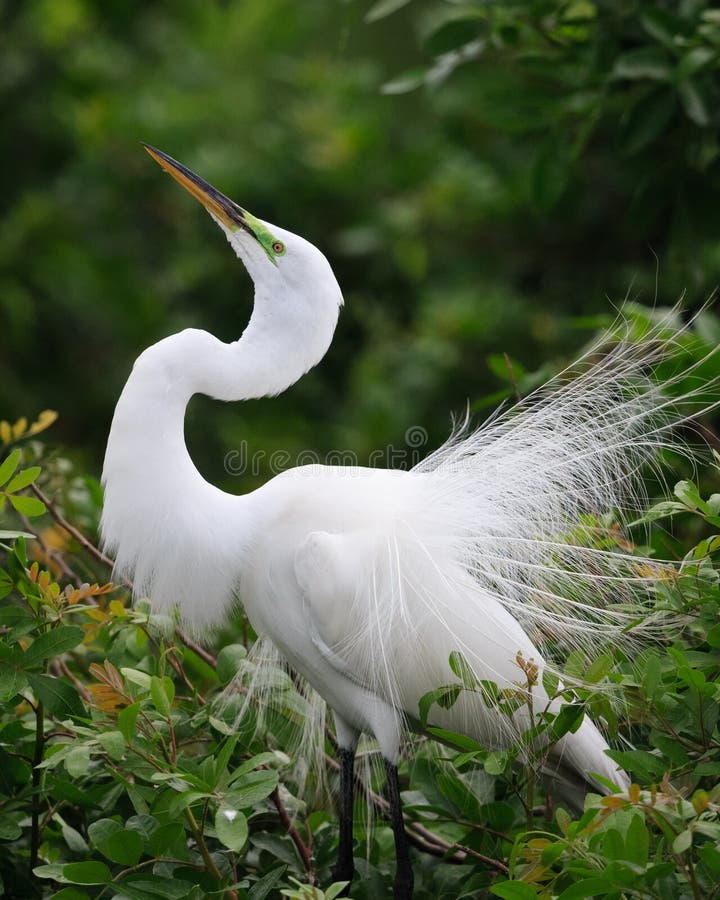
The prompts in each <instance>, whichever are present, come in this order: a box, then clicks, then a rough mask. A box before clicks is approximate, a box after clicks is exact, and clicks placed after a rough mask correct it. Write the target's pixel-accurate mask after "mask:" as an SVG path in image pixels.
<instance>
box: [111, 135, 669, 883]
mask: <svg viewBox="0 0 720 900" xmlns="http://www.w3.org/2000/svg"><path fill="white" fill-rule="evenodd" d="M146 149H147V150H148V152H149V153H150V155H151V156H152V157H153V158H154V159H155V160H156V161H157V162H158V163H159V164H160V165H161V166H162V167H163V168H164V169H165V170H166V171H167V172H169V173H170V174H171V175H172V176H173V177H174V178H175V179H176V180H177V181H178V182H179V183H180V184H181V185H182V186H183V187H184V188H186V189H187V190H188V191H189V192H190V193H191V194H192V195H193V196H194V197H196V199H198V200H199V201H200V203H202V205H203V206H204V207H205V208H206V209H207V210H208V212H209V213H210V215H211V216H212V218H213V219H214V220H215V222H216V223H217V224H218V225H219V226H220V228H221V229H222V231H223V232H224V233H225V235H226V237H227V239H228V241H229V242H230V244H231V246H232V248H233V249H234V250H235V252H236V254H237V255H238V256H239V257H240V259H241V260H242V262H243V263H244V264H245V266H246V268H247V270H248V272H249V273H250V275H251V277H252V279H253V282H254V286H255V302H254V309H253V313H252V316H251V318H250V322H249V324H248V326H247V328H246V329H245V331H244V332H243V334H242V336H241V338H240V339H239V340H237V341H235V342H232V343H223V342H221V341H219V340H218V339H217V338H215V337H213V336H212V335H211V334H208V333H207V332H205V331H200V330H195V329H187V330H185V331H182V332H180V333H179V334H174V335H171V336H170V337H167V338H165V339H164V340H161V341H159V342H158V343H156V344H154V345H153V346H151V347H149V348H148V349H147V350H145V352H143V353H142V354H141V356H140V357H139V358H138V360H137V361H136V363H135V366H134V368H133V370H132V374H131V375H130V377H129V379H128V381H127V384H126V385H125V388H124V390H123V392H122V395H121V397H120V399H119V401H118V404H117V409H116V411H115V416H114V419H113V423H112V428H111V432H110V437H109V441H108V446H107V454H106V458H105V465H104V473H103V481H104V486H105V508H104V512H103V518H102V533H103V537H104V542H105V545H106V546H107V547H108V548H109V549H110V550H112V551H113V552H114V553H115V555H116V560H117V570H118V572H119V573H120V574H122V575H125V576H130V577H132V579H133V581H134V585H135V590H136V593H137V594H139V595H140V596H146V597H148V598H149V599H150V601H151V603H152V604H153V607H154V608H156V609H159V610H169V609H170V608H172V607H173V606H177V607H179V610H180V613H181V615H182V617H183V619H184V620H185V621H186V622H189V623H191V624H192V625H194V626H197V627H203V626H212V625H213V624H216V623H219V622H220V621H222V619H223V617H224V616H225V614H226V613H227V611H228V610H229V609H230V608H231V606H232V605H233V603H234V602H235V601H236V600H240V601H241V602H242V604H243V605H244V608H245V610H246V613H247V616H248V618H249V620H250V622H251V623H252V625H253V627H254V628H255V630H256V631H257V633H258V634H259V635H265V636H267V637H269V638H270V639H271V640H272V642H273V643H274V645H275V646H276V647H277V648H278V649H279V651H280V652H281V654H282V655H283V656H284V657H285V659H286V660H287V662H288V663H289V664H290V665H291V666H292V667H293V668H294V669H295V670H296V671H297V672H299V673H300V674H301V675H302V676H304V678H305V679H307V681H308V682H309V684H310V685H311V686H312V687H313V688H314V689H315V690H316V691H317V692H319V693H320V694H321V695H322V697H323V698H324V699H325V700H326V701H327V704H328V705H329V707H330V708H331V709H332V710H333V712H334V715H335V723H336V732H337V739H338V744H339V747H340V759H341V777H340V790H341V803H340V809H341V815H340V836H339V851H338V852H339V858H338V859H339V861H338V866H337V868H336V870H335V874H336V877H338V878H341V879H351V878H352V874H353V846H352V790H353V759H354V753H355V749H356V745H357V741H358V737H359V735H360V734H361V733H365V734H368V735H371V736H372V737H374V738H375V739H376V741H377V742H378V744H379V748H380V750H381V752H382V755H383V757H384V760H385V766H386V772H387V781H388V793H389V799H390V803H391V810H392V815H391V818H392V826H393V830H394V835H395V842H396V851H397V853H396V856H397V873H396V878H395V896H396V898H409V897H411V896H412V885H413V874H412V868H411V864H410V859H409V854H408V847H407V843H406V838H405V833H404V828H403V819H402V809H401V802H400V792H399V786H398V777H397V768H396V767H397V762H398V754H399V752H400V744H401V738H402V734H403V728H404V727H405V726H407V725H408V724H409V725H410V727H419V726H418V719H419V716H418V703H419V700H420V698H421V697H422V696H423V695H424V694H426V693H427V692H429V691H431V690H432V689H434V688H437V687H438V686H440V685H443V684H447V683H449V682H453V681H457V679H456V677H455V676H454V675H453V673H452V671H451V669H450V667H449V663H448V660H449V657H450V654H451V653H452V652H453V651H459V652H460V653H462V654H463V655H464V657H465V659H466V660H467V663H468V665H469V666H471V667H472V670H473V672H474V673H475V675H476V676H477V678H479V679H485V680H488V681H493V682H495V683H496V684H497V685H498V686H499V688H500V689H505V688H516V686H517V683H518V682H520V681H523V680H524V676H523V674H522V672H521V671H520V669H519V668H518V662H517V660H518V654H522V657H523V658H524V659H525V660H531V659H532V660H534V661H535V662H536V663H537V666H538V669H539V677H538V683H537V685H536V686H535V687H534V688H533V700H534V708H535V709H536V710H538V709H541V708H543V705H544V704H545V703H546V702H547V695H546V694H545V692H544V689H543V685H542V677H541V676H542V672H543V669H544V667H545V666H546V662H545V660H544V658H543V655H542V653H541V644H538V643H537V642H538V641H540V642H542V639H543V636H547V635H551V636H553V639H554V640H557V639H558V637H559V638H561V639H564V640H566V642H567V643H568V644H570V645H575V646H578V645H579V646H583V645H584V641H586V640H588V641H595V642H597V643H602V642H603V641H612V640H614V639H615V637H616V636H617V635H618V634H619V633H620V631H621V630H622V629H623V628H624V627H625V626H626V625H628V623H629V622H630V621H631V618H630V616H629V614H628V617H627V618H625V617H624V615H623V613H622V612H617V611H615V610H614V609H611V608H610V605H609V601H610V600H612V599H614V598H616V597H617V596H618V592H619V593H620V595H621V596H623V592H627V591H628V590H629V588H628V585H630V584H634V585H637V586H639V588H640V589H642V588H643V584H642V582H643V579H650V580H651V576H648V574H647V572H648V571H650V572H652V569H646V570H645V573H644V574H643V569H642V566H641V565H640V564H639V561H638V560H637V558H635V557H630V556H626V555H624V554H623V553H622V552H620V551H617V552H614V551H612V550H607V549H599V548H598V547H597V546H595V547H593V546H592V545H590V546H587V544H588V542H587V541H585V542H584V541H583V540H582V536H578V531H577V529H578V523H580V522H582V521H583V516H585V517H586V519H585V521H587V516H588V515H593V514H598V513H600V512H602V511H606V510H609V509H614V508H618V507H622V505H623V504H626V505H627V502H628V499H629V498H630V499H632V496H633V491H634V490H636V488H637V479H636V473H637V468H638V466H639V465H640V464H641V463H642V462H643V461H645V460H646V459H648V458H649V457H650V456H651V455H652V453H653V452H654V451H655V450H656V449H657V447H659V446H661V445H662V444H663V442H664V433H665V431H666V428H667V422H666V420H665V418H664V416H663V411H664V407H665V404H664V402H663V401H662V400H661V399H659V398H658V396H657V395H656V394H655V393H654V391H653V389H652V388H650V387H648V386H647V385H646V386H639V387H638V386H636V387H635V388H633V386H632V381H633V375H637V374H638V372H639V370H640V366H641V363H642V360H639V359H638V355H637V351H635V350H633V348H632V346H631V345H630V344H629V343H626V344H621V345H620V347H619V349H617V350H616V351H615V352H614V353H610V354H609V355H604V356H603V357H602V358H601V359H600V361H599V362H596V363H595V365H594V366H591V367H590V368H589V370H588V371H587V372H586V373H585V374H584V375H581V376H579V377H578V378H577V379H575V380H573V381H570V382H569V383H566V384H561V385H555V386H554V387H553V388H552V389H551V390H549V391H545V392H541V393H540V395H539V396H536V397H535V398H533V400H532V402H528V403H521V404H519V405H518V406H517V407H516V408H514V409H513V410H510V411H509V413H507V414H505V415H503V416H501V417H496V418H495V419H494V420H491V421H490V422H489V423H488V424H486V425H485V426H483V427H482V428H481V429H480V430H478V431H476V432H474V433H466V434H464V435H460V436H456V437H455V438H454V439H452V440H451V441H450V442H449V443H448V444H447V445H446V446H445V447H443V448H441V449H440V450H439V451H438V452H436V453H435V454H433V455H432V456H430V457H429V459H427V460H426V461H425V462H424V463H422V464H421V465H420V466H418V467H416V468H415V469H414V470H412V471H389V470H381V469H370V468H361V467H357V468H348V467H325V466H306V467H302V468H297V469H293V470H291V471H287V472H284V473H283V474H281V475H278V476H276V477H275V478H273V479H272V480H271V481H269V482H268V483H267V484H265V485H264V486H263V487H261V488H260V489H258V490H255V491H253V492H252V493H250V494H247V495H245V496H233V495H230V494H228V493H224V492H223V491H221V490H219V489H218V488H217V487H214V486H213V485H211V484H209V483H207V482H206V481H205V480H204V479H203V478H202V477H201V475H200V474H199V473H198V471H197V469H196V468H195V466H194V464H193V462H192V460H191V458H190V456H189V454H188V451H187V449H186V446H185V440H184V432H183V425H184V417H185V410H186V406H187V404H188V401H189V400H190V398H191V397H192V396H193V394H197V393H200V394H206V395H208V396H210V397H213V398H217V399H219V400H225V401H239V400H245V399H249V398H255V397H262V396H266V395H275V394H278V393H280V392H281V391H283V390H285V389H286V388H287V387H289V386H290V385H292V384H293V383H294V382H295V381H297V379H299V378H300V377H301V376H302V375H303V374H304V373H305V372H307V371H308V369H310V368H311V367H313V366H314V365H316V364H317V363H318V362H319V361H320V360H321V358H322V357H323V355H324V354H325V352H326V350H327V348H328V346H329V344H330V341H331V339H332V336H333V332H334V330H335V326H336V322H337V319H338V313H339V310H340V307H341V306H342V303H343V298H342V294H341V291H340V288H339V286H338V284H337V281H336V279H335V276H334V275H333V272H332V270H331V268H330V265H329V263H328V262H327V260H326V258H325V257H324V256H323V254H322V253H321V252H320V251H319V250H318V249H316V248H315V247H314V246H312V245H311V244H310V243H308V242H307V241H306V240H304V239H303V238H301V237H298V236H297V235H295V234H291V233H290V232H288V231H286V230H284V229H282V228H279V227H277V226H275V225H271V224H269V223H268V222H263V221H261V220H259V219H257V218H255V217H254V216H253V215H251V214H250V213H249V212H247V211H246V210H244V209H242V208H241V207H239V206H238V205H237V204H235V203H234V202H233V201H231V200H229V199H228V198H227V197H225V196H224V195H222V194H221V193H219V192H218V191H217V190H215V188H213V187H212V186H211V185H209V184H208V183H207V182H205V181H204V180H202V179H201V178H199V177H198V176H197V175H195V174H194V173H193V172H191V171H189V170H188V169H187V168H185V167H184V166H182V165H181V164H180V163H178V162H176V161H175V160H173V159H172V158H170V157H169V156H167V155H165V154H164V153H162V152H160V151H159V150H155V149H153V148H151V147H147V148H146ZM588 527H589V526H588ZM591 543H592V542H590V544H591ZM531 634H532V638H531ZM551 708H552V709H554V710H555V711H557V709H558V708H559V706H558V704H557V703H555V704H554V705H552V707H551ZM528 716H529V712H528V711H527V709H526V708H523V710H521V711H519V712H518V713H517V714H516V717H515V722H514V723H513V722H512V721H511V720H509V719H508V718H507V717H505V716H503V715H502V714H501V713H500V712H499V711H498V710H496V709H494V708H492V707H491V706H489V705H488V704H486V703H485V702H484V701H483V699H482V697H481V696H480V695H479V694H477V693H473V692H464V693H463V694H462V695H461V696H460V698H459V699H458V701H457V703H455V705H454V706H452V707H451V708H449V709H440V708H437V709H435V710H433V712H432V714H431V719H432V721H433V723H434V724H436V725H439V726H440V727H443V728H447V729H450V730H452V731H455V732H462V733H465V734H468V735H471V736H473V737H474V738H476V739H477V740H478V741H480V742H481V743H482V744H483V745H484V746H486V747H487V748H488V749H502V748H504V747H507V746H508V744H509V743H510V742H511V741H513V740H514V739H515V738H516V737H517V732H518V731H519V730H522V729H523V728H526V727H527V726H528ZM606 749H607V743H606V741H605V739H604V738H603V736H602V735H601V733H600V731H599V730H598V728H597V727H596V726H595V724H593V722H591V721H590V720H589V719H588V718H585V720H584V721H583V723H582V725H581V726H580V727H579V729H578V730H577V731H576V732H575V733H572V734H571V733H568V734H566V735H565V736H564V737H563V738H562V739H561V740H560V741H559V742H557V743H556V744H555V746H553V747H552V749H551V750H550V751H549V755H548V757H547V759H546V761H545V763H544V774H545V775H546V776H547V778H548V779H549V780H550V782H551V783H554V784H555V786H556V787H557V788H558V789H559V790H561V791H563V790H564V791H567V790H568V789H570V788H575V789H579V790H582V785H584V786H585V787H587V788H593V789H595V790H599V791H602V792H606V791H607V788H606V786H605V785H604V784H603V783H601V782H600V781H598V779H597V778H596V777H595V776H598V775H599V776H601V777H602V778H604V779H606V780H609V781H610V782H612V783H614V784H615V785H617V786H618V789H623V788H625V787H626V786H627V783H628V782H627V777H626V775H625V774H624V773H623V772H622V771H621V770H619V769H618V767H617V766H616V765H615V764H614V763H613V762H612V761H611V759H610V758H609V757H608V756H606V754H605V750H606Z"/></svg>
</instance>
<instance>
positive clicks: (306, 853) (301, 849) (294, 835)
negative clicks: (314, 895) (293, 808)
mask: <svg viewBox="0 0 720 900" xmlns="http://www.w3.org/2000/svg"><path fill="white" fill-rule="evenodd" d="M270 799H271V800H272V802H273V803H274V804H275V808H276V809H277V811H278V815H279V816H280V821H281V822H282V823H283V825H284V826H285V830H286V831H287V833H288V834H289V835H290V839H291V840H292V842H293V844H295V846H296V847H297V851H298V853H299V854H300V858H301V859H302V862H303V866H304V867H305V874H306V875H307V879H308V882H309V883H310V884H315V870H314V869H313V864H312V854H311V853H310V848H309V847H308V846H307V844H306V843H305V841H303V839H302V838H301V837H300V833H299V832H298V830H297V828H296V827H295V826H294V825H293V823H292V820H291V819H290V816H289V815H288V811H287V810H286V809H285V805H284V803H283V802H282V800H281V799H280V792H279V790H278V789H277V788H275V790H274V791H273V792H272V794H270Z"/></svg>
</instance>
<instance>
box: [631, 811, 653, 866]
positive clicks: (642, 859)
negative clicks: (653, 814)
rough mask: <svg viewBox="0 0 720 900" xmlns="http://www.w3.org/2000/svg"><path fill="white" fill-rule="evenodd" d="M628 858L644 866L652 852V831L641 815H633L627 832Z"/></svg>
mask: <svg viewBox="0 0 720 900" xmlns="http://www.w3.org/2000/svg"><path fill="white" fill-rule="evenodd" d="M625 852H626V857H625V858H626V859H628V860H629V861H630V862H633V863H635V864H636V865H638V866H642V867H643V868H644V867H645V866H646V865H647V862H648V856H649V853H650V833H649V832H648V830H647V826H646V825H645V819H644V818H643V816H641V815H635V816H633V819H632V822H631V823H630V824H629V825H628V830H627V831H626V833H625Z"/></svg>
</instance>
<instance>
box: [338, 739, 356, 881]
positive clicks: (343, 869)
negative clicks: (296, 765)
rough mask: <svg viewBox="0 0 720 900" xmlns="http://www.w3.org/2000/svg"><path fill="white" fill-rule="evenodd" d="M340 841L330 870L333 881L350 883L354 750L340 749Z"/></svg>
mask: <svg viewBox="0 0 720 900" xmlns="http://www.w3.org/2000/svg"><path fill="white" fill-rule="evenodd" d="M338 755H339V756H340V841H339V844H338V861H337V865H336V866H335V867H334V868H333V870H332V876H333V880H334V881H352V878H353V873H354V871H355V866H354V863H353V787H354V780H355V775H354V768H355V748H354V747H353V748H346V747H340V749H339V751H338Z"/></svg>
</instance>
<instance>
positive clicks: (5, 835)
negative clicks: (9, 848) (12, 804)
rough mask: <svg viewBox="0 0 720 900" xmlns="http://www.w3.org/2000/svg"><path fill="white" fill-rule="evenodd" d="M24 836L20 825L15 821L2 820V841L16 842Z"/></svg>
mask: <svg viewBox="0 0 720 900" xmlns="http://www.w3.org/2000/svg"><path fill="white" fill-rule="evenodd" d="M21 834H22V828H21V827H20V824H19V823H18V822H16V821H14V820H13V819H8V818H5V819H1V820H0V841H16V840H17V839H18V838H19V837H20V835H21Z"/></svg>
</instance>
